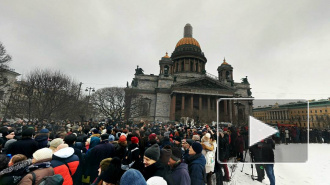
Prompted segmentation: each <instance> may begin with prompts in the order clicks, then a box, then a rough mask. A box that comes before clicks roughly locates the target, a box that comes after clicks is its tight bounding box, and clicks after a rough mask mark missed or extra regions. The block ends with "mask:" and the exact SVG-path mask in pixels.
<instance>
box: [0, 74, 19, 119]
mask: <svg viewBox="0 0 330 185" xmlns="http://www.w3.org/2000/svg"><path fill="white" fill-rule="evenodd" d="M0 72H1V74H0V119H2V118H3V116H4V113H5V107H6V104H7V103H8V100H9V98H10V95H11V89H12V87H13V86H14V84H15V83H16V78H17V77H18V76H19V75H20V74H19V73H17V72H15V71H14V70H13V69H9V68H0Z"/></svg>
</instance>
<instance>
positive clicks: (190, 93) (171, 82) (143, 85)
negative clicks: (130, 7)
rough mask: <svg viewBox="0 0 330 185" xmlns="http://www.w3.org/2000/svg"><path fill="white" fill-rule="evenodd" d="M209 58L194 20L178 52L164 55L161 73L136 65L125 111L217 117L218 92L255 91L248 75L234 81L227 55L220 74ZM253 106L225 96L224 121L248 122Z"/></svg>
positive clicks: (244, 94)
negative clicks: (208, 68)
mask: <svg viewBox="0 0 330 185" xmlns="http://www.w3.org/2000/svg"><path fill="white" fill-rule="evenodd" d="M207 62H208V61H207V59H206V56H205V55H204V53H203V51H202V48H201V46H200V45H199V43H198V41H197V40H196V39H195V38H193V28H192V26H191V25H190V24H186V26H185V27H184V34H183V38H182V39H180V40H179V41H178V43H177V44H176V46H175V49H174V51H173V53H172V54H171V55H170V56H169V55H168V54H167V53H166V55H165V56H164V57H162V58H161V59H160V60H159V74H158V75H154V74H144V73H143V69H142V68H139V67H137V69H136V70H135V77H134V78H133V80H132V83H131V85H128V84H127V87H126V89H125V92H126V98H125V101H126V111H125V117H126V118H127V119H129V120H132V121H140V120H148V121H149V122H153V121H155V122H169V121H171V122H172V121H180V120H181V118H182V117H189V118H191V119H194V121H195V122H200V123H210V122H212V121H216V119H217V100H218V99H219V98H251V97H252V96H251V94H252V93H251V88H250V84H249V82H248V80H247V77H245V78H242V82H239V83H236V82H234V80H233V67H232V66H231V65H230V64H229V62H226V60H225V59H224V60H223V62H222V64H221V65H220V66H219V67H218V69H217V71H218V76H215V75H211V74H210V73H208V72H207V71H206V70H205V69H206V68H205V65H206V63H207ZM213 62H219V61H213ZM214 72H215V71H212V72H211V73H214ZM137 105H139V106H137ZM135 109H138V110H135ZM251 112H252V103H251V102H249V101H241V102H239V101H237V100H236V101H233V100H222V101H220V103H219V121H221V122H232V123H234V124H235V123H238V124H244V123H243V122H245V123H246V121H247V118H248V115H249V114H251ZM240 122H242V123H240Z"/></svg>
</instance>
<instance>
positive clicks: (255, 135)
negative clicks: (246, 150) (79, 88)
mask: <svg viewBox="0 0 330 185" xmlns="http://www.w3.org/2000/svg"><path fill="white" fill-rule="evenodd" d="M249 124H250V125H249V134H250V137H249V138H250V139H249V146H252V145H254V144H256V143H258V142H259V141H261V140H263V139H265V138H267V137H269V136H271V135H273V134H276V133H277V132H278V131H277V130H276V129H275V128H273V127H271V126H268V125H266V124H265V123H263V122H262V121H260V120H257V119H256V118H254V117H253V116H250V120H249Z"/></svg>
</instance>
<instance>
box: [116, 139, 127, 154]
mask: <svg viewBox="0 0 330 185" xmlns="http://www.w3.org/2000/svg"><path fill="white" fill-rule="evenodd" d="M126 151H127V141H126V136H125V135H121V136H120V137H119V140H118V145H117V146H116V148H115V157H118V158H119V159H123V158H124V156H125V153H126Z"/></svg>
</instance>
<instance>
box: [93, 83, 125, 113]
mask: <svg viewBox="0 0 330 185" xmlns="http://www.w3.org/2000/svg"><path fill="white" fill-rule="evenodd" d="M91 104H92V105H93V106H95V108H96V109H97V110H98V111H99V112H100V113H101V114H102V115H104V116H105V117H110V118H111V119H113V120H122V119H123V116H124V111H125V91H124V88H120V87H106V88H102V89H99V90H97V91H96V92H95V93H94V94H93V95H92V96H91Z"/></svg>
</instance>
